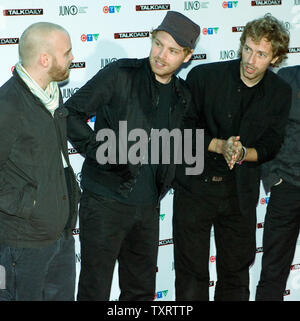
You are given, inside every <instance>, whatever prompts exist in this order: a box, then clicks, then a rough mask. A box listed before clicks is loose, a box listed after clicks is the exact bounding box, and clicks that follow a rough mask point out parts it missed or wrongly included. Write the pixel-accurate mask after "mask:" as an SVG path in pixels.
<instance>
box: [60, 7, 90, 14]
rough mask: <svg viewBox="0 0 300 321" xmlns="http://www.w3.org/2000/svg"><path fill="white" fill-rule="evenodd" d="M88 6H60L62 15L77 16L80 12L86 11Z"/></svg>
mask: <svg viewBox="0 0 300 321" xmlns="http://www.w3.org/2000/svg"><path fill="white" fill-rule="evenodd" d="M87 9H88V7H77V6H74V5H72V6H59V15H60V16H76V15H77V14H80V13H86V12H87Z"/></svg>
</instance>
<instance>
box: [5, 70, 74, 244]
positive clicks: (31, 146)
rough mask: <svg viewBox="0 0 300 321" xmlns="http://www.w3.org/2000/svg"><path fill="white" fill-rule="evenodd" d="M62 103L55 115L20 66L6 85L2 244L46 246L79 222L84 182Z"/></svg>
mask: <svg viewBox="0 0 300 321" xmlns="http://www.w3.org/2000/svg"><path fill="white" fill-rule="evenodd" d="M60 104H61V105H60V107H59V108H58V109H57V110H56V111H55V114H54V117H52V115H51V114H50V112H49V111H48V110H47V109H46V107H45V106H44V105H43V104H42V103H41V101H40V100H39V99H38V98H37V97H36V96H34V95H33V94H32V93H31V91H30V90H29V88H28V87H27V86H26V84H25V83H24V82H23V80H22V79H21V78H20V77H19V75H18V73H17V72H16V70H15V71H14V73H13V77H11V78H10V79H9V80H8V81H7V82H6V83H5V84H4V85H3V86H2V87H1V88H0V106H1V113H0V137H1V144H0V244H7V245H9V246H13V247H43V246H46V245H48V244H50V243H51V242H54V241H55V240H57V239H58V238H59V237H60V236H61V234H62V232H63V231H64V229H65V228H66V229H67V230H68V231H69V235H71V232H72V231H71V228H73V227H74V226H75V223H76V214H77V207H78V197H79V187H78V185H77V183H76V180H75V176H74V173H73V171H72V168H71V166H70V163H69V160H68V152H67V139H66V116H67V110H66V109H65V108H64V107H63V106H62V99H61V102H60ZM61 151H63V154H64V157H65V159H66V160H67V162H68V165H69V167H68V171H69V175H68V176H69V177H70V195H68V190H67V184H66V179H65V171H64V168H63V164H62V157H61ZM67 224H68V226H66V225H67Z"/></svg>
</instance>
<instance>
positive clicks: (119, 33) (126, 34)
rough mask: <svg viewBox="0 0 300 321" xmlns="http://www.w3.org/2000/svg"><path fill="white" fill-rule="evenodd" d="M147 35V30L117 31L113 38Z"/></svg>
mask: <svg viewBox="0 0 300 321" xmlns="http://www.w3.org/2000/svg"><path fill="white" fill-rule="evenodd" d="M149 36H150V32H149V31H135V32H117V33H115V34H114V38H115V39H130V38H147V37H149Z"/></svg>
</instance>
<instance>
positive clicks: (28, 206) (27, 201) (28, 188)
mask: <svg viewBox="0 0 300 321" xmlns="http://www.w3.org/2000/svg"><path fill="white" fill-rule="evenodd" d="M36 198H37V188H36V187H35V186H33V185H32V184H26V185H25V186H24V187H23V197H22V199H21V204H20V212H19V215H18V216H21V217H24V218H26V219H27V218H29V217H30V215H31V214H32V212H33V211H34V208H35V206H36V202H37V200H36Z"/></svg>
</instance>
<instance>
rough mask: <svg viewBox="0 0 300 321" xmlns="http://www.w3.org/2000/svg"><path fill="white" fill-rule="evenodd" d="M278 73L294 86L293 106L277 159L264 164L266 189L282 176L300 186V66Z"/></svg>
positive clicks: (263, 171)
mask: <svg viewBox="0 0 300 321" xmlns="http://www.w3.org/2000/svg"><path fill="white" fill-rule="evenodd" d="M278 75H279V76H280V77H282V79H284V80H285V81H286V82H287V83H289V84H290V85H291V87H292V91H293V96H292V106H291V110H290V114H289V119H288V123H287V126H286V129H285V137H284V142H283V144H282V146H281V148H280V151H279V153H278V154H277V155H276V157H275V159H273V160H271V161H270V162H267V163H265V164H263V166H262V180H263V183H264V187H265V189H266V191H269V190H270V188H271V187H272V186H273V185H274V184H276V183H277V182H278V181H279V179H280V178H282V179H284V180H285V181H287V182H288V183H290V184H292V185H295V186H300V162H299V155H300V66H293V67H286V68H282V69H280V70H279V71H278Z"/></svg>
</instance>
